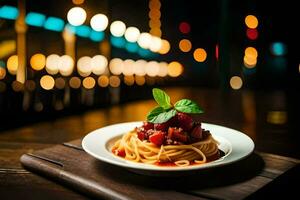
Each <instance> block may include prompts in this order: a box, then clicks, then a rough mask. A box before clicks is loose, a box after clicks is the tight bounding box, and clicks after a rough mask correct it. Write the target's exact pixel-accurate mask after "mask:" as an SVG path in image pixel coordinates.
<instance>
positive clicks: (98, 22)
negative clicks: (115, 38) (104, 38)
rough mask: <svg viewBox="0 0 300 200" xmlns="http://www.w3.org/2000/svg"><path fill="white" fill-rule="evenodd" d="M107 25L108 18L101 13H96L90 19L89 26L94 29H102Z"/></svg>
mask: <svg viewBox="0 0 300 200" xmlns="http://www.w3.org/2000/svg"><path fill="white" fill-rule="evenodd" d="M107 25H108V18H107V17H106V15H103V14H96V15H94V16H93V17H92V19H91V27H92V28H93V29H94V30H95V31H104V30H105V29H106V27H107Z"/></svg>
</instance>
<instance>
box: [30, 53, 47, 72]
mask: <svg viewBox="0 0 300 200" xmlns="http://www.w3.org/2000/svg"><path fill="white" fill-rule="evenodd" d="M45 64H46V57H45V56H44V55H43V54H41V53H37V54H34V55H33V56H32V57H31V59H30V65H31V67H32V69H34V70H36V71H40V70H42V69H44V67H45Z"/></svg>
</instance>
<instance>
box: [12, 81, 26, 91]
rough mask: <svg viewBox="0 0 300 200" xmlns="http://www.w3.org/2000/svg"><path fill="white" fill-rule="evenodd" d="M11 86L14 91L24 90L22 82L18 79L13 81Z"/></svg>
mask: <svg viewBox="0 0 300 200" xmlns="http://www.w3.org/2000/svg"><path fill="white" fill-rule="evenodd" d="M11 87H12V89H13V90H14V91H15V92H21V91H23V90H24V84H22V83H21V82H19V81H13V82H12V84H11Z"/></svg>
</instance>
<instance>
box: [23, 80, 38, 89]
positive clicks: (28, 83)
mask: <svg viewBox="0 0 300 200" xmlns="http://www.w3.org/2000/svg"><path fill="white" fill-rule="evenodd" d="M25 88H26V89H27V90H28V91H31V92H32V91H34V90H35V88H36V84H35V82H34V81H33V80H26V82H25Z"/></svg>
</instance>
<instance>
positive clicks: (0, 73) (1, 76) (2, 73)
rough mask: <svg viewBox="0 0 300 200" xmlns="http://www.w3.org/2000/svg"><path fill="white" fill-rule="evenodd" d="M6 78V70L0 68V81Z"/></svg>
mask: <svg viewBox="0 0 300 200" xmlns="http://www.w3.org/2000/svg"><path fill="white" fill-rule="evenodd" d="M5 76H6V69H5V68H3V67H0V80H2V79H4V78H5Z"/></svg>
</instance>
